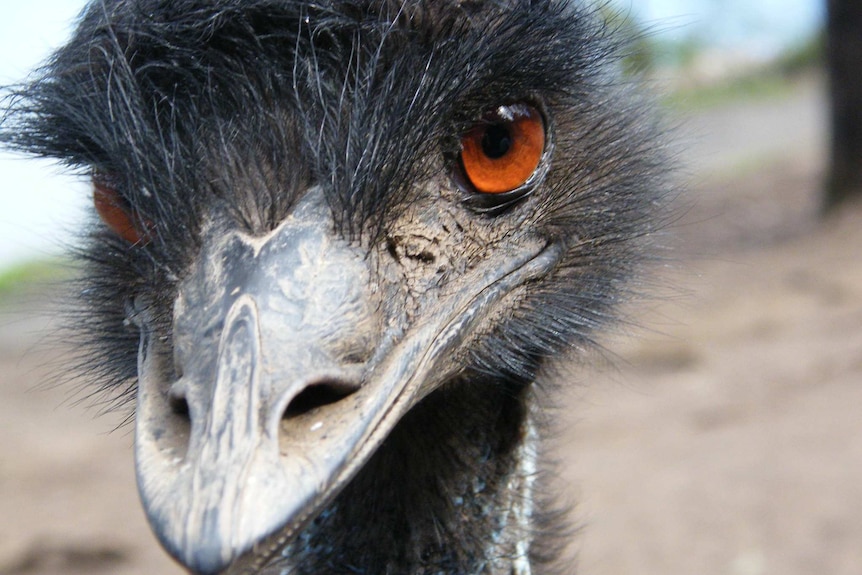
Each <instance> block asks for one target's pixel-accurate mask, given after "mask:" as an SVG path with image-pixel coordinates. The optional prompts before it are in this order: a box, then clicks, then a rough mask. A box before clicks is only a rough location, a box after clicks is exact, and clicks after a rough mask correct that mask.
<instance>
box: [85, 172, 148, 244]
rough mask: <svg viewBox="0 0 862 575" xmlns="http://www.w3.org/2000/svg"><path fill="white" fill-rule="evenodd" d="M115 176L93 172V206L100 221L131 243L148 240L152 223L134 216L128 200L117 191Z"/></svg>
mask: <svg viewBox="0 0 862 575" xmlns="http://www.w3.org/2000/svg"><path fill="white" fill-rule="evenodd" d="M117 185H118V184H117V182H116V178H114V177H113V176H111V175H110V174H104V173H99V172H97V173H94V174H93V206H94V207H95V209H96V213H97V214H99V218H100V219H101V220H102V222H103V223H104V224H105V225H107V226H108V228H110V230H111V231H112V232H114V233H115V234H116V235H118V236H119V237H121V238H122V239H123V240H125V241H126V242H128V243H129V244H132V245H144V244H147V243H149V241H150V232H151V230H152V228H153V225H152V223H150V222H149V221H147V220H142V219H140V218H139V217H137V216H135V215H134V214H133V213H131V212H132V210H131V207H130V206H129V204H128V202H126V200H125V199H123V197H122V196H121V195H120V193H119V192H118V191H117Z"/></svg>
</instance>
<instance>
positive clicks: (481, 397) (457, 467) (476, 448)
mask: <svg viewBox="0 0 862 575" xmlns="http://www.w3.org/2000/svg"><path fill="white" fill-rule="evenodd" d="M528 395H529V392H528V391H527V390H526V389H524V388H520V389H517V390H513V389H512V387H511V386H507V385H503V384H500V383H497V382H481V383H476V382H464V381H460V382H452V383H451V384H450V385H449V386H447V387H444V388H443V389H441V390H439V391H437V392H435V393H434V394H432V395H431V396H429V397H428V398H426V399H425V400H424V401H423V402H422V403H421V404H420V405H418V406H416V408H415V409H414V410H413V411H412V412H411V413H410V414H408V416H407V417H405V418H404V420H403V421H402V422H401V423H400V424H399V425H398V427H397V428H396V429H395V430H394V431H393V433H392V434H391V435H390V437H389V438H388V439H387V441H386V442H385V443H384V444H383V445H382V446H381V448H380V450H379V451H378V452H377V454H376V455H375V456H374V457H373V458H372V459H371V460H370V461H369V463H368V465H367V466H366V467H365V468H364V469H363V470H362V471H361V472H360V473H359V475H358V476H357V477H356V478H355V479H354V480H353V481H352V482H351V483H350V485H348V486H347V487H346V488H345V490H344V491H343V492H342V493H341V494H340V495H339V496H338V497H337V498H336V499H335V500H334V501H333V503H332V504H331V505H330V506H329V507H327V508H326V509H325V510H324V511H323V512H322V513H321V514H320V515H319V516H318V517H317V518H316V519H315V520H314V521H313V522H312V523H311V525H310V526H309V527H308V528H307V529H306V530H305V531H304V532H302V533H301V534H300V535H299V536H298V537H297V539H296V540H295V541H294V542H293V543H291V544H290V545H288V546H287V547H286V548H285V549H284V553H283V557H284V558H283V559H281V560H279V561H277V562H275V563H274V564H272V565H271V566H270V567H269V568H268V569H267V570H266V571H265V572H266V573H267V574H273V575H274V574H282V573H284V574H287V573H290V574H291V575H293V574H297V575H298V574H303V575H305V574H309V575H311V574H314V575H323V574H329V573H363V574H367V575H384V574H393V575H395V574H398V575H402V574H411V575H419V574H429V575H430V574H437V573H443V574H447V575H448V574H464V575H467V574H471V575H472V574H482V575H502V574H505V575H530V573H531V569H530V563H529V549H530V540H531V536H532V533H531V527H530V523H531V516H532V504H533V498H532V496H533V494H532V484H533V481H534V479H535V473H534V471H535V469H534V468H535V450H536V447H537V446H536V445H535V443H536V437H535V432H534V431H533V427H532V424H531V423H530V421H529V417H528V415H527V414H528V407H527V405H526V401H525V398H526V397H528Z"/></svg>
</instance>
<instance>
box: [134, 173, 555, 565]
mask: <svg viewBox="0 0 862 575" xmlns="http://www.w3.org/2000/svg"><path fill="white" fill-rule="evenodd" d="M330 217H331V216H330V213H329V210H328V208H327V207H326V206H325V204H324V202H323V201H322V194H321V193H320V190H319V189H317V188H315V189H312V190H311V191H310V192H309V193H308V195H307V196H306V198H305V199H304V200H303V201H302V202H301V203H300V204H299V205H298V206H297V207H296V208H295V209H294V212H293V214H292V215H291V216H290V217H288V218H287V220H286V221H285V222H283V223H282V224H281V225H280V226H279V228H278V229H276V230H275V231H273V232H272V233H271V234H269V235H268V236H266V237H264V238H253V237H250V236H245V235H243V234H241V233H238V232H231V233H221V234H219V233H217V230H210V232H208V233H206V234H205V237H204V247H203V249H202V253H201V256H200V258H199V260H198V262H197V263H196V264H195V265H194V266H193V268H192V271H191V273H190V275H189V276H188V277H187V279H185V280H184V281H183V283H182V284H181V285H180V288H179V294H178V296H177V299H176V301H175V303H174V318H173V341H172V342H167V341H163V338H158V337H154V336H153V331H152V329H151V328H152V325H153V321H152V318H149V317H148V316H147V314H148V311H147V310H148V308H147V307H146V306H145V305H139V307H140V308H141V309H140V310H139V311H138V312H137V313H138V315H137V317H136V319H135V321H136V322H137V323H138V324H139V326H140V327H141V334H142V336H141V344H140V352H139V366H138V370H139V387H138V410H137V421H136V465H137V474H138V484H139V490H140V494H141V498H142V500H143V503H144V507H145V509H146V511H147V515H148V517H149V520H150V523H151V525H152V527H153V529H154V531H155V532H156V534H157V536H158V537H159V539H160V540H161V542H162V544H163V545H164V546H165V548H166V549H167V550H168V551H169V552H170V553H171V554H172V555H173V556H174V557H175V558H176V559H178V560H179V561H180V562H181V563H183V564H184V565H185V566H186V567H187V568H189V569H190V570H191V571H193V572H194V573H198V574H207V575H209V574H217V573H224V572H227V571H229V572H230V573H255V572H257V571H258V570H259V569H260V567H261V566H262V565H264V564H266V563H267V562H268V561H269V560H270V559H271V558H272V556H273V555H274V553H275V551H276V550H277V549H279V548H281V547H283V546H284V545H285V544H286V543H287V542H288V541H289V540H290V539H291V538H292V537H293V536H294V535H296V533H297V532H298V531H299V530H300V529H301V528H302V527H303V526H304V525H305V524H306V523H307V522H308V521H309V520H310V518H312V517H314V516H315V514H316V513H317V512H318V511H319V510H320V509H321V508H322V507H323V506H324V505H325V504H326V503H327V502H329V501H330V500H331V499H332V498H333V497H335V495H337V493H338V492H339V491H340V489H341V488H342V487H343V486H344V485H345V484H346V483H347V482H348V481H349V480H350V479H351V478H352V477H353V475H354V474H355V472H356V471H357V470H358V469H359V468H360V467H361V466H362V465H363V464H364V463H365V461H366V460H367V459H368V458H369V456H370V455H371V454H372V453H373V452H374V450H375V449H376V448H377V446H379V445H380V443H381V442H382V441H383V439H384V438H385V437H386V436H387V435H388V433H389V431H390V430H391V429H392V428H393V427H394V426H395V424H396V423H397V422H398V420H399V419H400V418H401V416H402V415H403V414H404V413H405V412H406V411H408V410H409V409H410V408H411V407H412V406H413V405H415V404H416V402H418V401H419V400H420V399H421V398H422V397H424V396H425V395H427V394H428V393H429V392H430V391H432V390H433V389H435V388H436V387H438V386H439V385H440V384H441V383H442V382H444V381H446V380H447V379H450V378H451V377H452V376H453V375H455V374H456V373H457V371H458V369H459V368H458V366H457V363H456V362H453V361H452V356H453V355H457V354H458V351H459V348H460V347H461V344H462V343H463V342H464V340H465V339H466V338H467V337H468V336H469V335H470V334H471V333H472V332H473V331H474V328H475V326H476V325H477V324H478V323H479V322H481V321H482V320H483V319H484V318H485V317H486V315H487V312H488V311H489V310H490V309H491V308H492V307H493V305H494V303H495V302H498V301H499V300H500V298H502V297H503V296H505V295H506V294H507V293H510V292H511V290H513V289H515V288H517V287H518V286H521V285H523V284H524V282H527V281H530V280H532V279H535V278H536V277H538V276H541V275H543V274H545V273H547V272H548V271H549V270H550V269H551V268H552V267H553V266H554V264H555V263H556V262H557V261H558V260H559V257H560V250H559V248H556V247H554V246H551V247H547V246H539V245H535V244H534V245H531V246H529V247H523V246H522V247H520V248H518V251H515V250H514V249H513V251H512V252H510V253H507V255H506V264H505V267H503V268H501V266H500V265H499V262H492V263H489V264H488V265H487V266H485V267H482V268H477V269H475V270H473V271H471V272H470V274H469V277H466V278H465V279H464V282H463V284H462V286H470V290H469V291H464V290H458V289H454V290H447V293H448V295H447V296H442V295H441V296H440V297H439V298H438V301H437V302H436V304H435V306H433V310H432V312H431V313H428V314H425V316H424V317H422V318H419V319H414V320H412V321H410V322H409V323H408V320H407V319H406V318H407V317H409V316H408V314H406V313H405V312H406V310H405V309H403V306H404V303H400V304H399V303H398V302H397V301H396V300H397V298H394V295H395V293H396V290H394V289H393V290H391V291H387V288H386V286H385V282H384V281H382V280H377V281H372V271H373V270H375V269H376V268H375V266H374V265H373V264H372V263H371V259H370V258H369V257H367V252H365V251H362V250H359V249H358V248H356V247H354V246H351V245H349V244H348V243H346V242H345V241H343V240H341V239H338V238H336V237H335V235H334V234H333V231H332V230H333V224H332V222H331V219H330ZM374 286H378V287H377V288H375V287H374ZM139 303H140V302H139ZM171 343H172V345H171Z"/></svg>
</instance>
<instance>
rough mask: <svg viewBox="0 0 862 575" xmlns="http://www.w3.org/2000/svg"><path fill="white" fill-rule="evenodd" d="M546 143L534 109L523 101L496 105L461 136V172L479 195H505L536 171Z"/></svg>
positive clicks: (528, 179) (540, 119) (527, 180)
mask: <svg viewBox="0 0 862 575" xmlns="http://www.w3.org/2000/svg"><path fill="white" fill-rule="evenodd" d="M546 146H547V129H546V126H545V121H544V118H543V116H542V114H541V113H540V112H539V110H538V109H536V108H535V107H534V106H531V105H529V104H527V103H523V102H521V103H516V104H509V105H503V106H499V107H497V108H495V109H494V110H493V111H491V112H489V113H487V114H485V115H484V116H483V117H482V119H481V120H480V121H479V122H477V123H476V124H475V125H474V126H473V127H471V128H470V129H469V130H467V132H465V133H464V134H463V135H462V136H461V152H460V154H459V164H460V168H461V172H462V174H463V176H464V178H465V179H466V180H467V182H469V184H470V185H471V187H472V188H473V190H475V191H476V192H478V193H479V194H488V195H502V194H508V193H511V192H514V191H516V190H518V189H520V188H522V187H523V186H524V185H525V184H527V183H528V182H529V181H530V180H531V179H532V178H533V176H534V174H536V172H537V171H539V169H540V166H541V163H542V159H543V157H544V155H545V149H546Z"/></svg>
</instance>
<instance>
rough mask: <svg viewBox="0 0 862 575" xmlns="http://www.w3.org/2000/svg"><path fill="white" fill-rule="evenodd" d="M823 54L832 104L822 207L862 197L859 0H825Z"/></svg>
mask: <svg viewBox="0 0 862 575" xmlns="http://www.w3.org/2000/svg"><path fill="white" fill-rule="evenodd" d="M827 12H828V18H827V46H826V57H827V66H828V69H829V83H830V93H831V104H832V142H831V145H832V150H831V166H830V168H829V175H828V177H827V178H828V179H827V182H826V199H825V204H824V206H825V209H826V210H830V209H832V208H834V207H836V206H838V205H839V204H841V203H843V202H845V201H847V200H849V199H850V198H851V197H856V198H860V197H862V1H860V0H827Z"/></svg>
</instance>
